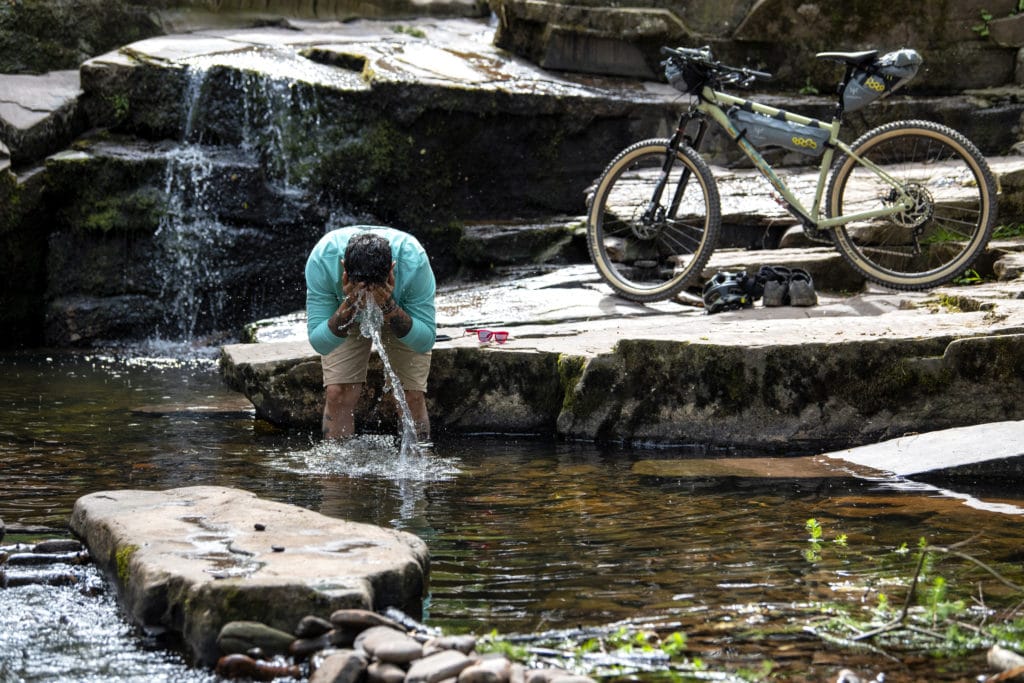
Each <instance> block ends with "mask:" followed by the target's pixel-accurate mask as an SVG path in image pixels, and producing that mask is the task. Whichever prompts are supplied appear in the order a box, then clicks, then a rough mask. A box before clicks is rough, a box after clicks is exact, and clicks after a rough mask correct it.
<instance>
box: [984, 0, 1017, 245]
mask: <svg viewBox="0 0 1024 683" xmlns="http://www.w3.org/2000/svg"><path fill="white" fill-rule="evenodd" d="M1021 2H1024V0H1021ZM1014 237H1024V223H1007V224H1006V225H997V226H996V229H995V230H993V231H992V239H994V240H1007V239H1012V238H1014Z"/></svg>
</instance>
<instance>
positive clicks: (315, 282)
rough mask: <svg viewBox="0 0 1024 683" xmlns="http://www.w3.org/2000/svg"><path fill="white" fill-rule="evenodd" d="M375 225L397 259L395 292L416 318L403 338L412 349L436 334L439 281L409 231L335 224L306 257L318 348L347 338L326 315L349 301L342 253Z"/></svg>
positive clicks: (312, 332)
mask: <svg viewBox="0 0 1024 683" xmlns="http://www.w3.org/2000/svg"><path fill="white" fill-rule="evenodd" d="M367 230H370V231H373V232H375V233H378V234H380V235H381V236H382V237H384V238H385V239H386V240H387V241H388V242H389V243H390V244H391V260H392V261H394V262H395V289H394V292H393V293H392V298H393V299H394V300H395V303H397V304H398V305H399V306H400V307H401V308H402V310H403V311H405V312H406V313H407V314H408V315H409V317H410V318H412V329H410V330H409V334H407V335H405V336H404V337H401V342H402V343H403V344H405V345H406V346H408V347H409V348H410V349H412V350H413V351H417V352H419V353H426V352H427V351H429V350H430V349H432V348H433V347H434V341H435V339H436V335H437V324H436V321H435V316H436V312H435V308H434V294H435V291H436V282H435V280H434V271H433V270H431V268H430V260H429V258H428V257H427V253H426V252H425V251H424V250H423V247H422V246H421V245H420V243H419V241H418V240H417V239H416V238H415V237H413V236H412V235H410V234H409V233H406V232H402V231H401V230H396V229H394V228H386V227H382V226H373V225H357V226H352V227H347V228H339V229H338V230H332V231H331V232H329V233H327V234H326V235H324V236H323V238H321V240H320V241H319V242H318V243H317V245H316V246H315V247H313V250H312V251H311V252H310V253H309V258H308V259H307V260H306V331H307V333H308V335H309V343H310V344H311V345H312V346H313V348H314V349H315V350H316V351H317V353H321V354H328V353H330V352H331V351H333V350H334V349H336V348H338V347H339V346H340V345H341V344H343V343H344V342H345V337H339V336H337V335H336V334H334V333H333V332H331V330H330V329H329V328H328V326H327V321H328V320H329V319H330V317H331V316H332V315H334V312H335V311H336V310H338V306H340V305H341V302H342V301H344V299H345V295H344V292H343V291H342V289H341V272H342V266H341V259H342V258H344V256H345V247H346V246H347V245H348V241H349V239H350V238H351V237H352V236H353V235H355V234H356V233H358V232H363V231H367Z"/></svg>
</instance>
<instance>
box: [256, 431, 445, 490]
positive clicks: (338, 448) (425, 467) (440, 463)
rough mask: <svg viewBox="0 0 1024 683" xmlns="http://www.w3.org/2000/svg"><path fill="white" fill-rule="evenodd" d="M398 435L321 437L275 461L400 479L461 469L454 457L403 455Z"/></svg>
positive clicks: (430, 477) (320, 471)
mask: <svg viewBox="0 0 1024 683" xmlns="http://www.w3.org/2000/svg"><path fill="white" fill-rule="evenodd" d="M399 452H400V446H399V445H398V443H397V439H396V438H395V437H394V436H390V435H384V434H359V435H356V436H354V437H352V438H351V439H346V440H345V441H321V442H319V443H316V444H314V445H313V446H312V447H311V448H309V449H307V450H302V451H289V452H286V453H281V454H280V455H278V456H276V457H275V459H274V460H273V465H274V466H275V467H278V468H280V469H282V470H284V471H286V472H292V473H296V474H301V475H303V476H308V475H311V474H312V475H322V476H343V477H353V478H372V479H387V480H390V481H397V482H432V481H449V480H451V479H454V478H455V477H456V476H457V475H458V474H459V472H460V469H459V463H458V461H457V460H455V459H453V458H445V457H441V456H438V455H436V454H433V455H432V456H431V457H429V458H408V459H399V461H398V462H397V463H396V461H395V456H396V455H398V454H399Z"/></svg>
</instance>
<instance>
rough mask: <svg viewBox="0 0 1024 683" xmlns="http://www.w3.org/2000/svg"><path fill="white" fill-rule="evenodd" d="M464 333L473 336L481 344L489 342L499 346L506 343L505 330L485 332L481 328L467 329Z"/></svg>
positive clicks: (506, 335)
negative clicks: (494, 342) (496, 343)
mask: <svg viewBox="0 0 1024 683" xmlns="http://www.w3.org/2000/svg"><path fill="white" fill-rule="evenodd" d="M466 333H467V334H475V335H476V338H477V339H479V340H480V343H481V344H484V343H486V342H489V341H496V342H498V343H499V344H504V343H505V342H506V341H508V332H506V331H505V330H497V331H495V330H485V329H482V328H481V329H477V328H467V329H466Z"/></svg>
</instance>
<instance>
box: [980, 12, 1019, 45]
mask: <svg viewBox="0 0 1024 683" xmlns="http://www.w3.org/2000/svg"><path fill="white" fill-rule="evenodd" d="M988 37H989V38H991V39H992V42H994V43H995V44H996V45H1001V46H1002V47H1024V15H1021V14H1015V15H1013V16H1010V17H999V18H997V19H992V20H991V21H989V22H988Z"/></svg>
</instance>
